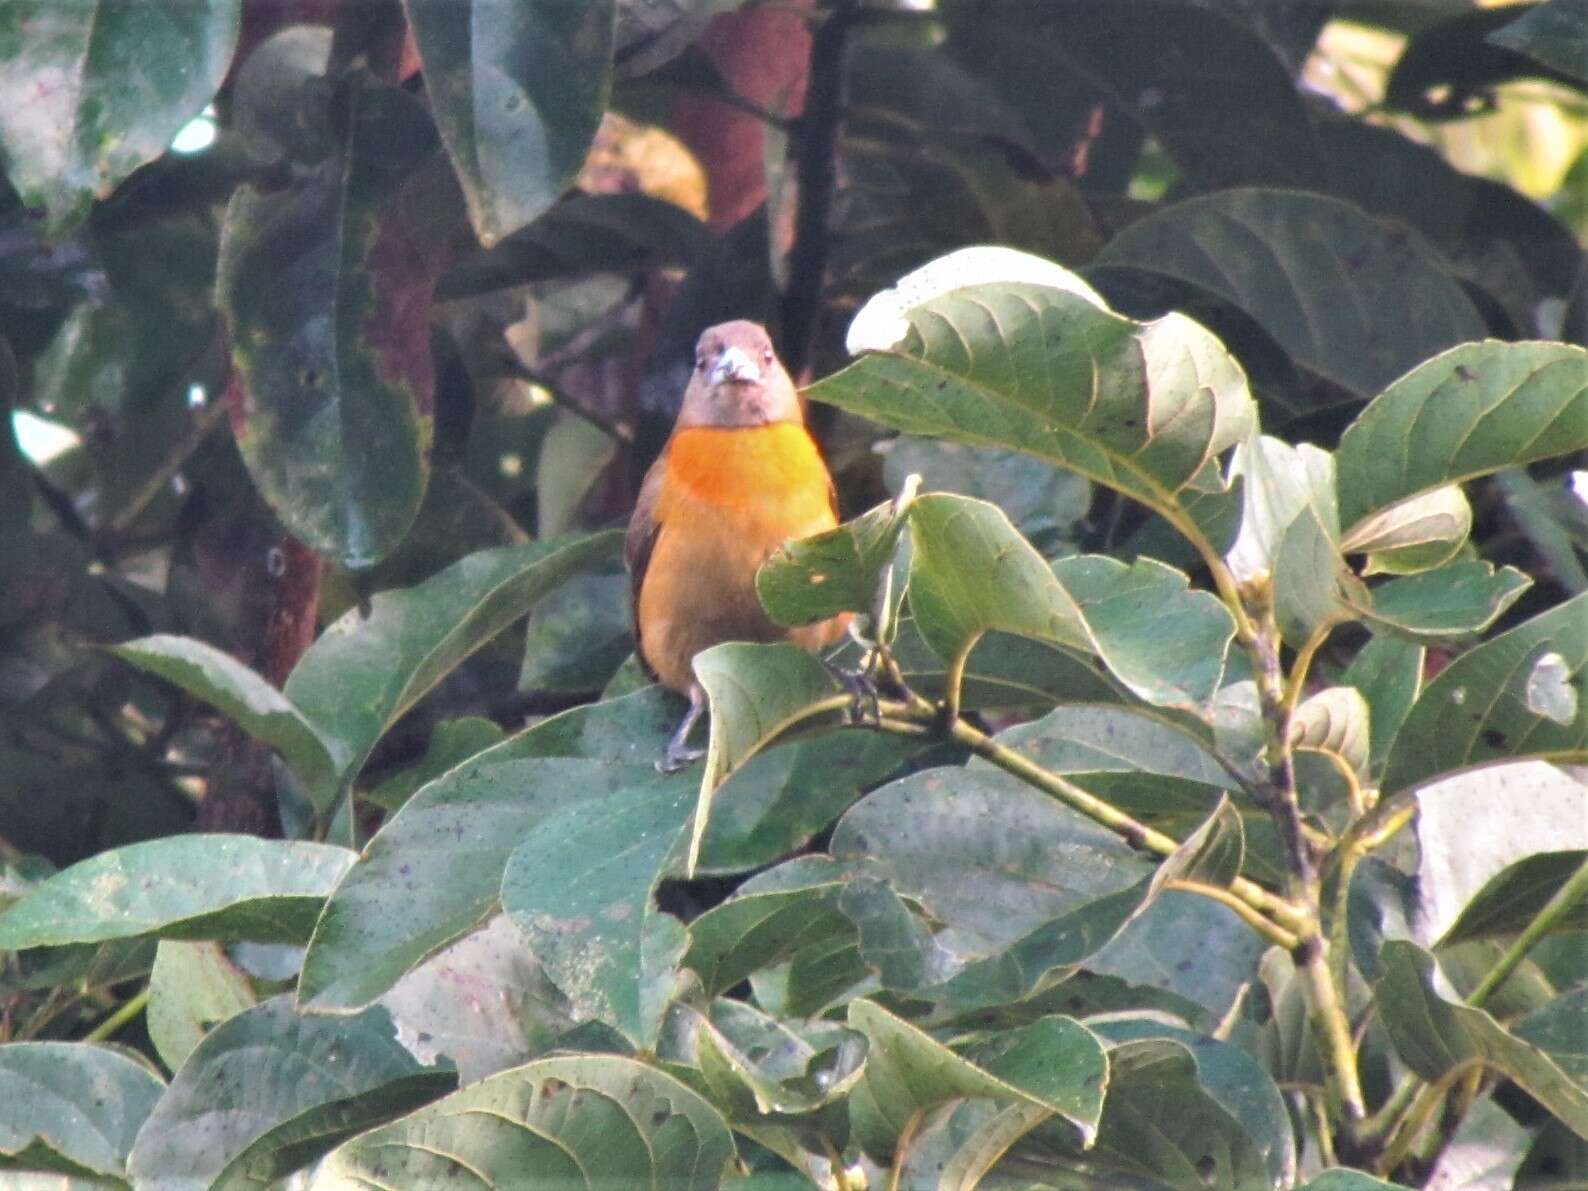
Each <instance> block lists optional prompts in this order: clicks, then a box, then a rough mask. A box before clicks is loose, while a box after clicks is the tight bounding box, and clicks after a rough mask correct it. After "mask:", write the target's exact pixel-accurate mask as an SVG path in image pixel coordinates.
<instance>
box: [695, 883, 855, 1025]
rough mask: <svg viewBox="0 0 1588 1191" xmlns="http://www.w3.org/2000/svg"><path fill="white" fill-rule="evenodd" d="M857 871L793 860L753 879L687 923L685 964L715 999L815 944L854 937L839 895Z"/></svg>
mask: <svg viewBox="0 0 1588 1191" xmlns="http://www.w3.org/2000/svg"><path fill="white" fill-rule="evenodd" d="M856 868H857V866H856V865H854V864H853V863H847V862H842V861H835V860H833V859H832V858H830V857H827V856H820V855H817V856H797V857H795V858H794V859H792V860H789V861H785V862H784V863H783V864H780V865H776V866H775V867H773V868H770V869H767V870H766V871H765V872H763V873H758V874H756V875H755V876H754V877H751V878H750V879H749V880H748V881H746V882H745V883H744V884H743V885H741V886H739V888H738V889H736V890H735V891H734V892H733V894H732V895H731V896H730V897H728V898H726V899H725V900H724V901H722V902H721V903H720V904H718V905H716V906H713V907H712V908H711V909H709V910H707V911H706V912H705V913H704V914H702V915H700V917H698V918H696V919H695V920H694V921H693V922H691V923H690V924H689V951H688V952H687V953H686V954H685V956H684V960H683V962H684V965H685V966H686V967H688V968H691V969H692V970H694V971H695V972H696V973H697V974H698V975H699V976H700V980H701V984H702V985H703V986H704V988H705V991H706V993H707V995H708V996H716V995H719V994H721V993H724V992H727V991H728V990H729V989H731V988H732V987H733V986H734V985H736V984H738V983H739V982H740V981H741V980H744V979H746V978H748V977H749V976H750V975H751V974H752V973H754V972H756V971H757V970H759V969H761V968H764V967H769V966H772V965H773V964H776V963H778V962H780V961H783V960H787V959H788V958H790V957H791V956H793V955H795V954H797V953H798V952H800V951H802V950H804V949H805V948H807V947H809V946H810V945H811V943H812V942H813V941H816V940H819V939H824V938H830V937H835V936H842V937H849V938H852V937H853V935H854V928H853V926H852V925H851V924H850V922H849V919H848V918H846V917H845V916H844V915H843V914H842V913H840V912H839V910H838V896H839V894H840V893H841V892H842V891H843V889H844V887H845V885H847V884H848V882H849V880H850V879H851V878H852V877H853V875H854V873H855V872H856Z"/></svg>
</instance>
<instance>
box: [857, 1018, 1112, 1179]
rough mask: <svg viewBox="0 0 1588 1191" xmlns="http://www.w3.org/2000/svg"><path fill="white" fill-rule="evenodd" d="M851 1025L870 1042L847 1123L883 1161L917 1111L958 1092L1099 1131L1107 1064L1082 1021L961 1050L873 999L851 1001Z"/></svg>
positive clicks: (1056, 1022) (1048, 1021)
mask: <svg viewBox="0 0 1588 1191" xmlns="http://www.w3.org/2000/svg"><path fill="white" fill-rule="evenodd" d="M848 1022H849V1025H850V1027H851V1028H852V1029H855V1030H858V1031H860V1032H861V1033H862V1034H864V1035H865V1036H866V1039H867V1041H868V1042H869V1043H870V1046H869V1048H868V1050H867V1054H866V1067H865V1076H864V1078H863V1079H862V1080H861V1081H860V1084H859V1086H857V1087H856V1088H855V1090H854V1092H853V1093H851V1095H850V1101H849V1111H850V1120H851V1122H852V1124H853V1126H854V1129H855V1132H856V1140H857V1141H858V1142H859V1143H860V1145H861V1146H862V1147H863V1148H864V1149H865V1150H866V1151H867V1152H868V1153H870V1154H872V1155H874V1156H875V1157H877V1158H878V1159H879V1160H886V1159H888V1158H890V1157H891V1156H892V1153H893V1148H894V1145H895V1143H896V1142H897V1141H898V1138H899V1136H900V1135H901V1134H902V1133H903V1132H904V1131H905V1129H906V1127H907V1125H908V1123H909V1121H910V1118H911V1117H912V1116H914V1115H915V1113H917V1112H919V1111H920V1110H922V1109H924V1108H930V1107H932V1106H934V1105H937V1104H942V1103H945V1102H947V1101H949V1100H953V1099H956V1098H958V1097H961V1096H979V1097H986V1098H989V1099H993V1100H997V1101H999V1102H1000V1103H1024V1104H1028V1105H1031V1106H1032V1107H1036V1108H1041V1109H1044V1110H1046V1111H1048V1112H1051V1113H1054V1114H1056V1115H1057V1116H1059V1117H1061V1118H1063V1119H1064V1120H1065V1121H1067V1122H1069V1123H1070V1124H1071V1125H1073V1126H1074V1127H1075V1129H1076V1130H1077V1131H1078V1132H1079V1133H1080V1134H1081V1136H1082V1137H1084V1138H1087V1139H1090V1138H1091V1137H1092V1136H1094V1133H1095V1130H1096V1128H1097V1121H1098V1117H1099V1115H1100V1114H1101V1111H1102V1108H1103V1093H1104V1090H1105V1089H1106V1087H1107V1085H1108V1062H1107V1060H1106V1059H1105V1058H1104V1055H1103V1047H1102V1045H1101V1044H1100V1043H1099V1042H1098V1040H1097V1038H1096V1036H1095V1035H1093V1033H1092V1032H1091V1031H1090V1030H1088V1029H1087V1028H1086V1027H1085V1026H1083V1025H1081V1024H1080V1023H1079V1022H1075V1021H1072V1020H1070V1019H1069V1018H1067V1017H1044V1018H1040V1019H1038V1020H1037V1021H1035V1022H1033V1023H1032V1024H1031V1025H1029V1026H1024V1027H1022V1028H1020V1029H1016V1030H1009V1031H1006V1032H1004V1033H1002V1034H1000V1035H998V1036H997V1037H995V1038H993V1039H990V1040H988V1041H986V1042H983V1043H980V1044H972V1045H967V1046H963V1047H961V1048H960V1049H959V1050H958V1052H956V1051H955V1050H951V1049H950V1048H949V1047H947V1046H944V1045H943V1044H942V1043H941V1042H938V1041H936V1040H934V1039H933V1038H932V1037H931V1036H930V1035H928V1034H926V1033H923V1032H922V1031H921V1030H919V1029H917V1028H916V1027H914V1026H912V1025H911V1024H910V1023H909V1022H907V1021H905V1020H903V1019H902V1018H899V1017H895V1016H894V1015H893V1014H891V1013H889V1012H888V1011H887V1010H886V1009H884V1008H882V1007H881V1006H880V1005H877V1004H875V1003H874V1002H871V1001H867V1000H857V1001H853V1002H851V1004H850V1006H849V1013H848Z"/></svg>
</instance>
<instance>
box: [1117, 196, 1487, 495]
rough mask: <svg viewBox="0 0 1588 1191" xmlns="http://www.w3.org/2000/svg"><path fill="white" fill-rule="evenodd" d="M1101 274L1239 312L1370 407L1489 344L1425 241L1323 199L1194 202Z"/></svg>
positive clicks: (1134, 234)
mask: <svg viewBox="0 0 1588 1191" xmlns="http://www.w3.org/2000/svg"><path fill="white" fill-rule="evenodd" d="M1096 263H1097V264H1099V265H1130V266H1133V267H1136V268H1140V269H1145V270H1147V271H1149V272H1154V273H1163V274H1167V275H1169V276H1171V277H1175V278H1178V279H1179V280H1181V281H1185V282H1189V283H1190V284H1192V285H1195V286H1199V287H1201V288H1202V289H1205V290H1207V291H1209V292H1210V293H1213V294H1216V295H1218V296H1219V297H1221V298H1223V299H1225V300H1226V301H1228V302H1232V303H1234V304H1235V305H1236V306H1238V307H1240V308H1241V309H1242V310H1243V311H1245V312H1246V313H1247V314H1248V315H1250V316H1251V317H1252V318H1254V319H1255V320H1256V321H1257V322H1258V323H1259V324H1260V325H1261V326H1262V328H1263V329H1264V330H1265V331H1267V332H1268V334H1269V335H1271V336H1272V337H1273V338H1274V339H1275V341H1277V342H1278V343H1279V344H1280V346H1281V347H1283V348H1284V349H1285V350H1286V351H1288V352H1289V353H1290V354H1291V355H1292V356H1293V357H1294V358H1295V360H1296V362H1297V363H1299V364H1302V365H1304V366H1306V367H1307V368H1309V369H1311V370H1312V371H1314V372H1317V373H1320V374H1322V375H1323V376H1326V377H1328V378H1329V379H1331V380H1333V381H1335V382H1336V383H1338V384H1341V385H1344V386H1345V387H1346V388H1348V389H1351V390H1353V391H1354V392H1356V393H1358V394H1360V395H1361V396H1363V397H1366V396H1369V395H1371V394H1373V393H1376V392H1378V391H1379V390H1380V389H1382V388H1383V387H1384V386H1385V385H1387V384H1389V382H1390V381H1392V380H1394V379H1395V378H1396V377H1397V376H1400V375H1401V374H1402V373H1403V372H1405V371H1407V370H1408V369H1409V368H1411V367H1412V366H1413V365H1416V364H1418V363H1421V362H1422V361H1423V360H1426V359H1427V358H1428V357H1429V356H1431V355H1433V354H1434V353H1435V352H1438V351H1441V350H1443V349H1444V348H1447V347H1451V346H1453V345H1455V344H1457V343H1461V342H1463V341H1464V340H1468V339H1477V338H1478V337H1479V336H1481V335H1482V334H1483V332H1484V325H1483V320H1482V319H1481V318H1479V316H1478V312H1477V310H1476V309H1475V308H1474V307H1473V305H1472V302H1471V300H1470V299H1469V298H1468V297H1467V296H1466V294H1465V293H1464V292H1463V291H1462V289H1461V286H1460V285H1459V284H1458V283H1457V281H1456V280H1455V278H1454V277H1452V276H1451V275H1450V273H1449V272H1448V271H1447V268H1446V266H1445V264H1444V263H1443V261H1442V260H1441V259H1440V258H1439V257H1438V256H1437V255H1436V254H1435V253H1434V252H1433V250H1432V249H1430V248H1429V247H1428V246H1427V244H1425V243H1424V242H1423V240H1422V238H1421V237H1420V236H1418V235H1417V234H1416V233H1413V232H1408V231H1407V230H1406V229H1405V228H1391V227H1388V226H1386V225H1384V224H1381V223H1379V222H1378V221H1376V220H1374V219H1373V218H1371V217H1370V216H1368V215H1367V214H1365V213H1364V212H1363V211H1361V210H1360V209H1359V208H1357V207H1354V206H1352V205H1351V204H1350V203H1346V202H1342V201H1340V200H1339V199H1335V198H1329V197H1326V196H1324V195H1321V194H1310V193H1305V192H1302V191H1289V190H1269V189H1259V188H1252V189H1241V190H1224V191H1219V192H1217V193H1215V194H1208V195H1202V196H1199V197H1197V198H1191V199H1187V200H1185V201H1184V202H1180V203H1176V204H1174V205H1172V206H1170V207H1167V208H1165V209H1163V210H1161V211H1159V212H1157V213H1156V214H1154V215H1150V216H1148V217H1147V218H1146V219H1142V220H1139V221H1138V222H1136V223H1133V224H1131V225H1130V227H1128V228H1126V229H1125V230H1124V231H1123V232H1121V233H1120V234H1119V235H1117V236H1115V237H1114V238H1113V239H1112V240H1110V241H1109V242H1108V245H1107V246H1106V247H1105V248H1104V249H1103V251H1102V253H1101V254H1099V256H1098V258H1097V262H1096ZM1348 523H1350V522H1348Z"/></svg>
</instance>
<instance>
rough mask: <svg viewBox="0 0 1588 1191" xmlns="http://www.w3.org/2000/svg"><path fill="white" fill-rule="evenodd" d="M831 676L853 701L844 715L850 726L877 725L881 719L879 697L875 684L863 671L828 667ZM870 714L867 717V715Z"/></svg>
mask: <svg viewBox="0 0 1588 1191" xmlns="http://www.w3.org/2000/svg"><path fill="white" fill-rule="evenodd" d="M828 669H829V670H830V671H832V675H833V677H834V678H836V679H837V680H838V681H839V682H840V683H842V684H843V688H844V690H846V691H848V692H849V694H850V697H851V698H852V699H853V700H854V702H853V704H852V705H851V706H850V708H849V711H848V713H847V715H846V719H847V721H848V722H849V723H851V724H864V723H873V724H874V723H877V722H878V721H879V720H881V719H882V704H881V696H880V695H879V694H878V692H877V684H876V683H875V682H873V681H872V678H871V675H869V674H867V673H866V672H865V671H864V670H846V669H844V668H843V667H842V666H829V667H828ZM868 712H869V713H870V714H869V716H868V714H867V713H868Z"/></svg>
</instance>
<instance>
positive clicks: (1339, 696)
mask: <svg viewBox="0 0 1588 1191" xmlns="http://www.w3.org/2000/svg"><path fill="white" fill-rule="evenodd" d="M1369 727H1370V719H1369V711H1368V706H1367V700H1365V699H1364V698H1362V693H1361V692H1360V691H1358V690H1357V689H1356V688H1355V687H1350V686H1332V687H1327V688H1325V689H1324V690H1321V691H1319V692H1318V693H1317V694H1315V695H1309V696H1308V697H1307V698H1306V699H1304V700H1302V702H1301V705H1300V706H1299V707H1297V708H1296V713H1295V715H1293V716H1292V717H1291V720H1290V743H1291V745H1292V746H1294V747H1297V748H1306V749H1325V750H1327V751H1328V752H1331V753H1334V754H1335V755H1336V756H1338V757H1339V758H1340V759H1341V760H1342V761H1344V762H1345V763H1346V764H1347V765H1349V766H1350V767H1351V768H1352V769H1353V770H1354V771H1355V772H1357V773H1365V772H1367V761H1368V755H1369V749H1370V746H1371V745H1370V740H1369V737H1368V732H1369Z"/></svg>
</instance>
